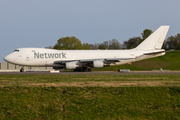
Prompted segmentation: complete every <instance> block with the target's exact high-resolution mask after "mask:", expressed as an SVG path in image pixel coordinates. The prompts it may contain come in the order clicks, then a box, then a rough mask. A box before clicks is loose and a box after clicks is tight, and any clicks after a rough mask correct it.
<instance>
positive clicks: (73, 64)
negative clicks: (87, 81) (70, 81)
mask: <svg viewBox="0 0 180 120" xmlns="http://www.w3.org/2000/svg"><path fill="white" fill-rule="evenodd" d="M76 67H77V62H67V63H66V64H65V68H66V69H67V70H74V69H76Z"/></svg>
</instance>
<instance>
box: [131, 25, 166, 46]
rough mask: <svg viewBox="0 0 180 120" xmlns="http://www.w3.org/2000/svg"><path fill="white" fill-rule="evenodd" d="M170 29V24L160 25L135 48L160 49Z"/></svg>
mask: <svg viewBox="0 0 180 120" xmlns="http://www.w3.org/2000/svg"><path fill="white" fill-rule="evenodd" d="M168 30H169V26H160V27H159V28H158V29H157V30H156V31H155V32H153V33H152V34H151V35H150V36H149V37H148V38H146V39H145V40H144V41H143V42H142V43H141V44H139V45H138V46H137V47H136V48H135V49H138V50H160V49H161V47H162V45H163V42H164V39H165V37H166V34H167V32H168Z"/></svg>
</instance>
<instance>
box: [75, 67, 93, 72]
mask: <svg viewBox="0 0 180 120" xmlns="http://www.w3.org/2000/svg"><path fill="white" fill-rule="evenodd" d="M91 71H92V70H91V68H88V67H83V68H76V69H75V70H74V72H91Z"/></svg>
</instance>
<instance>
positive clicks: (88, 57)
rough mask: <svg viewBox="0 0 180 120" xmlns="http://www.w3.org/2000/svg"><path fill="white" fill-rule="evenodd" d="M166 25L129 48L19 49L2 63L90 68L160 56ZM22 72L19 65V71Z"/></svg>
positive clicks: (163, 52)
mask: <svg viewBox="0 0 180 120" xmlns="http://www.w3.org/2000/svg"><path fill="white" fill-rule="evenodd" d="M168 29H169V26H160V27H159V28H158V29H157V30H156V31H155V32H153V33H152V34H151V35H150V36H149V37H148V38H146V39H145V40H144V41H143V42H142V43H141V44H139V45H138V46H137V47H136V48H134V49H130V50H54V49H44V48H19V49H16V50H15V51H14V52H13V53H11V54H9V55H7V56H6V57H5V58H4V60H5V61H6V62H9V63H12V64H15V65H20V66H32V67H36V66H37V67H54V69H62V68H65V69H67V70H74V71H76V70H77V69H78V68H81V69H82V70H83V71H91V69H90V68H101V67H104V66H111V65H121V64H126V63H131V62H135V61H139V60H143V59H148V58H153V57H157V56H162V55H164V54H165V50H164V49H161V47H162V45H163V42H164V39H165V37H166V34H167V32H168ZM20 71H21V72H22V71H24V70H23V68H21V70H20Z"/></svg>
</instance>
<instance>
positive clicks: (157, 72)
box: [0, 71, 180, 75]
mask: <svg viewBox="0 0 180 120" xmlns="http://www.w3.org/2000/svg"><path fill="white" fill-rule="evenodd" d="M46 74H47V75H80V74H83V75H84V74H97V75H98V74H110V75H113V74H114V75H115V74H180V71H131V72H113V71H93V72H65V71H62V72H59V73H50V72H49V71H27V72H0V75H46Z"/></svg>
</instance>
